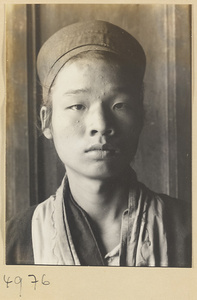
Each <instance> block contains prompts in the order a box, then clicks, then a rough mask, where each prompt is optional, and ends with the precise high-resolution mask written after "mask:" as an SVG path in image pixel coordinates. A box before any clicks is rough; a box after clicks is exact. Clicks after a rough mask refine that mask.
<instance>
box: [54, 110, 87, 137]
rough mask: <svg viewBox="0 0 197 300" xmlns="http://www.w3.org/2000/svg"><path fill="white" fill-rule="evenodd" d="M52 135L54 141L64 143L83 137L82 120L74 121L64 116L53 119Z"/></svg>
mask: <svg viewBox="0 0 197 300" xmlns="http://www.w3.org/2000/svg"><path fill="white" fill-rule="evenodd" d="M51 128H52V135H53V139H54V140H57V139H58V140H60V139H62V141H64V140H65V139H73V138H75V137H76V136H81V135H83V132H84V126H83V124H82V122H81V121H80V120H76V119H75V120H73V119H71V118H66V117H64V116H63V117H62V116H60V115H59V116H57V117H56V118H52V126H51Z"/></svg>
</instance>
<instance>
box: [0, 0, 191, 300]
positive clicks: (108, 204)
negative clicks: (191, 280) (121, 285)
mask: <svg viewBox="0 0 197 300" xmlns="http://www.w3.org/2000/svg"><path fill="white" fill-rule="evenodd" d="M5 20H6V27H5V32H6V37H5V45H6V78H5V82H6V200H5V203H6V204H5V206H6V207H5V211H6V243H5V252H6V255H5V264H6V265H42V266H103V267H171V268H192V191H191V183H192V173H191V165H192V155H191V148H192V138H191V127H192V126H191V122H192V117H191V115H192V113H191V112H192V5H186V4H176V5H175V4H6V6H5ZM115 270H116V269H115ZM158 299H159V298H158ZM185 299H186V298H185ZM188 299H189V298H188Z"/></svg>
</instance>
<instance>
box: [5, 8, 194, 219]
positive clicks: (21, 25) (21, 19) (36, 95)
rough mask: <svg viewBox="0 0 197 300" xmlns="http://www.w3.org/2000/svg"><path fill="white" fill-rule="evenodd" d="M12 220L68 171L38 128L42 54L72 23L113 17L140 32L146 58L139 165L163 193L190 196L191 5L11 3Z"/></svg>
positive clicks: (52, 188)
mask: <svg viewBox="0 0 197 300" xmlns="http://www.w3.org/2000/svg"><path fill="white" fill-rule="evenodd" d="M6 15H7V17H6V62H7V66H6V67H7V76H6V91H7V142H6V147H7V151H6V153H7V154H6V155H7V158H6V178H7V184H6V193H7V202H6V203H7V206H6V214H7V218H10V217H11V216H13V215H14V214H15V213H16V212H18V211H21V210H22V209H24V208H25V207H28V206H29V205H33V204H36V203H39V202H41V201H43V200H45V199H46V198H47V197H48V196H49V195H51V194H53V193H54V192H55V191H56V188H57V187H58V185H59V184H60V182H61V178H62V176H63V174H64V169H63V167H62V165H61V162H59V159H58V158H57V156H56V154H55V151H54V148H53V144H52V143H51V142H50V141H48V140H45V138H44V137H43V136H42V135H41V134H40V132H39V130H38V129H37V127H38V126H39V120H38V115H39V109H40V104H41V89H40V85H39V81H38V78H37V77H36V69H35V66H36V56H37V53H38V51H39V49H40V47H41V45H42V44H43V43H44V41H45V40H46V39H47V38H48V37H49V36H50V35H51V34H53V33H54V32H55V31H57V30H58V29H60V28H61V27H63V26H66V25H68V24H71V23H74V22H77V21H83V20H91V19H101V20H106V21H109V22H111V23H114V24H116V25H119V26H120V27H123V28H124V29H125V30H127V31H129V32H130V33H131V34H133V35H134V36H135V37H136V38H137V40H138V41H139V42H140V43H141V44H142V46H143V48H144V50H145V53H146V56H147V70H146V74H145V80H144V82H145V99H144V103H145V111H146V119H145V126H144V130H143V133H142V136H141V139H140V145H139V149H138V153H137V157H136V159H135V162H134V165H133V167H134V169H135V170H136V171H137V174H138V178H139V180H140V181H142V182H143V183H145V184H146V185H147V186H148V187H150V188H151V189H153V190H154V191H156V192H161V193H167V194H169V195H171V196H175V197H179V198H182V199H185V200H187V201H190V200H191V55H190V54H191V27H190V24H191V20H190V19H191V7H190V6H189V5H164V4H163V5H161V4H158V5H157V4H154V5H149V4H148V5H136V4H135V5H133V4H131V5H123V4H118V5H114V4H110V5H105V4H100V5H94V4H92V5H86V4H61V5H60V4H59V5H57V4H46V5H45V4H42V5H24V4H20V5H19V4H17V5H12V4H8V5H6Z"/></svg>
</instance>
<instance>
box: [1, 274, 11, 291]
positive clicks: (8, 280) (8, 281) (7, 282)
mask: <svg viewBox="0 0 197 300" xmlns="http://www.w3.org/2000/svg"><path fill="white" fill-rule="evenodd" d="M3 280H4V281H5V283H6V284H7V285H6V287H7V289H8V288H9V284H10V283H12V280H10V277H8V279H7V280H6V279H5V275H4V276H3Z"/></svg>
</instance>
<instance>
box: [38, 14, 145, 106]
mask: <svg viewBox="0 0 197 300" xmlns="http://www.w3.org/2000/svg"><path fill="white" fill-rule="evenodd" d="M91 50H94V51H95V50H103V51H108V52H113V53H116V54H118V55H120V56H121V57H124V58H126V59H127V60H128V63H130V64H131V65H132V66H133V68H134V72H135V76H136V77H138V80H140V81H142V80H143V76H144V72H145V66H146V57H145V54H144V50H143V48H142V46H141V45H140V44H139V42H138V41H137V40H136V39H135V38H134V37H133V36H132V35H130V34H129V33H128V32H126V31H125V30H123V29H122V28H120V27H118V26H116V25H113V24H111V23H108V22H105V21H98V20H96V21H87V22H81V23H75V24H72V25H69V26H66V27H64V28H62V29H60V30H59V31H57V32H56V33H55V34H53V35H52V36H51V37H50V38H49V39H48V40H47V41H46V42H45V43H44V45H43V46H42V48H41V50H40V52H39V54H38V59H37V70H38V75H39V78H40V82H41V84H42V87H43V99H44V100H45V99H46V97H47V95H48V91H49V89H50V87H51V85H52V83H53V81H54V79H55V77H56V76H57V74H58V72H59V71H60V69H61V68H62V66H63V65H64V64H65V63H66V62H67V61H68V60H69V59H70V58H72V57H73V56H75V55H77V54H79V53H81V52H84V51H91Z"/></svg>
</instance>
